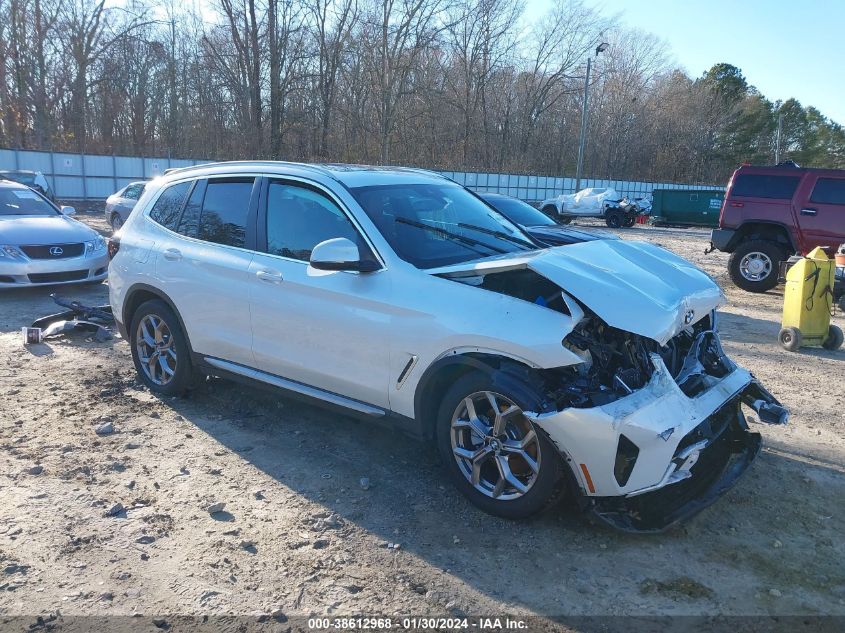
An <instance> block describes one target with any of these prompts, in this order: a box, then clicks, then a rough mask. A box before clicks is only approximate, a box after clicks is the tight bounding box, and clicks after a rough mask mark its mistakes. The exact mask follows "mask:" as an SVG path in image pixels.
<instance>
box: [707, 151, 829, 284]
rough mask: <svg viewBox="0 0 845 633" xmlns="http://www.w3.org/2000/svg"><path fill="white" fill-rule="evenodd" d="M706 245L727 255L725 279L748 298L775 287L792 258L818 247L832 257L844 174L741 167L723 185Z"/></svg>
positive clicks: (780, 167)
mask: <svg viewBox="0 0 845 633" xmlns="http://www.w3.org/2000/svg"><path fill="white" fill-rule="evenodd" d="M710 242H711V248H710V250H714V249H718V250H720V251H724V252H726V253H730V254H731V258H730V260H729V261H728V272H729V273H730V275H731V279H732V280H733V282H734V283H735V284H736V285H737V286H739V287H740V288H742V289H743V290H749V291H751V292H765V291H766V290H770V289H771V288H773V287H774V286H775V285H777V282H778V268H779V263H780V262H782V261H785V260H786V259H788V258H789V257H790V256H791V255H793V254H796V253H798V254H801V255H806V254H807V253H808V252H810V251H811V250H813V249H814V248H815V247H816V246H821V247H823V248H824V249H826V252H827V254H828V255H829V256H831V257H833V254H834V253H835V252H836V249H837V247H838V246H839V245H840V244H842V243H843V242H845V170H842V169H804V168H800V167H798V166H797V165H795V164H794V163H786V164H783V165H778V166H776V167H753V166H751V165H743V166H742V167H740V168H739V169H737V170H736V171H735V172H734V173H733V176H731V179H730V181H729V182H728V189H727V193H726V194H725V200H724V202H723V203H722V211H721V214H720V216H719V228H718V229H714V230H713V232H712V234H711V237H710ZM708 252H709V251H708Z"/></svg>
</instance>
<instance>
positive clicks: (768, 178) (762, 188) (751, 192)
mask: <svg viewBox="0 0 845 633" xmlns="http://www.w3.org/2000/svg"><path fill="white" fill-rule="evenodd" d="M800 180H801V177H800V176H778V175H763V174H740V175H738V176H737V177H736V178H734V182H733V187H731V193H730V195H731V197H737V198H769V199H773V200H791V199H792V196H793V194H794V193H795V190H796V189H797V188H798V183H799V182H800Z"/></svg>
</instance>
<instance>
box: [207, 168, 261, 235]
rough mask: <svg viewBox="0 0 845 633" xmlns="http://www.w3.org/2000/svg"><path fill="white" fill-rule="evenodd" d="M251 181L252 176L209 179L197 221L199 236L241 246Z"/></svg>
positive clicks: (244, 233) (252, 180)
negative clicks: (198, 220)
mask: <svg viewBox="0 0 845 633" xmlns="http://www.w3.org/2000/svg"><path fill="white" fill-rule="evenodd" d="M254 182H255V179H254V178H215V179H212V180H209V181H208V184H207V185H206V191H205V198H204V200H203V204H202V213H201V214H200V222H199V238H200V239H201V240H205V241H206V242H214V243H216V244H224V245H226V246H237V247H239V248H244V246H245V244H246V227H247V218H248V217H249V204H250V199H251V197H252V186H253V184H254Z"/></svg>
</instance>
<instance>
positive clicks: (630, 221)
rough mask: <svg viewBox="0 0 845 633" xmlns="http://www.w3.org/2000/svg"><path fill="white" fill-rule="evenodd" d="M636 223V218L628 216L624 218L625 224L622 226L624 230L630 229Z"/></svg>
mask: <svg viewBox="0 0 845 633" xmlns="http://www.w3.org/2000/svg"><path fill="white" fill-rule="evenodd" d="M636 223H637V216H635V215H629V216H627V217H626V218H625V222H623V223H622V226H624V227H625V228H626V229H630V228H631V227H632V226H634V225H635V224H636Z"/></svg>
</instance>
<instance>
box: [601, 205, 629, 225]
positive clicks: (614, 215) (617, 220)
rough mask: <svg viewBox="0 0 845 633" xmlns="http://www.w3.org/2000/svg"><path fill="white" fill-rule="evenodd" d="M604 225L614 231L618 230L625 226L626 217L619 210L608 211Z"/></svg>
mask: <svg viewBox="0 0 845 633" xmlns="http://www.w3.org/2000/svg"><path fill="white" fill-rule="evenodd" d="M604 223H605V224H607V226H609V227H610V228H612V229H618V228H621V227H622V226H623V225H624V224H625V217H624V216H623V215H622V212H621V211H619V210H617V209H608V210H607V211H606V212H605V214H604Z"/></svg>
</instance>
